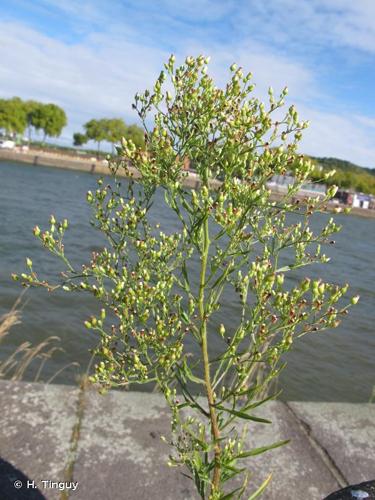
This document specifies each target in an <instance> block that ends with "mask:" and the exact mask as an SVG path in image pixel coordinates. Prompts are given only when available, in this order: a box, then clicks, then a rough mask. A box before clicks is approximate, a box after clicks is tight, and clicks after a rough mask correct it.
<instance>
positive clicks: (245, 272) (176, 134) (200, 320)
mask: <svg viewBox="0 0 375 500" xmlns="http://www.w3.org/2000/svg"><path fill="white" fill-rule="evenodd" d="M174 61H175V59H174V57H173V56H171V58H170V59H169V61H168V63H167V64H166V65H165V71H163V72H161V74H160V76H159V78H158V80H157V82H156V83H155V86H154V88H153V90H152V91H151V92H149V91H146V92H145V93H144V94H140V95H136V98H135V99H136V102H135V108H136V110H137V112H138V115H139V117H140V119H141V120H142V122H143V124H144V127H145V130H146V143H145V148H144V150H142V149H140V148H137V147H136V146H135V144H134V143H133V142H132V141H131V140H127V139H124V140H123V141H122V148H121V151H119V152H120V153H121V160H120V161H116V162H113V163H112V164H111V169H112V172H113V174H114V183H113V185H112V186H111V187H109V186H107V185H105V184H104V183H103V180H99V181H98V187H97V189H96V191H95V192H90V191H89V192H88V194H87V201H88V203H89V204H90V205H91V206H92V207H93V211H94V216H95V223H96V226H97V228H98V229H99V230H100V231H101V232H102V233H104V235H105V236H106V237H107V239H108V245H107V246H106V247H104V248H103V249H102V250H100V251H97V252H95V253H94V254H93V255H92V259H91V261H90V262H87V264H85V265H84V266H83V267H82V268H81V267H78V268H75V267H74V266H73V264H71V262H70V261H69V259H68V256H67V254H66V253H65V248H64V244H63V237H64V233H65V231H66V229H67V227H68V222H67V221H66V220H63V221H60V222H59V221H56V220H55V218H54V217H53V216H52V217H51V220H50V228H49V229H48V230H44V231H42V230H41V229H40V228H39V227H38V226H37V227H35V229H34V234H35V236H36V237H37V238H38V239H39V240H40V241H41V243H42V245H43V246H44V247H45V248H47V249H48V250H50V251H51V252H52V253H53V254H55V255H56V256H58V257H59V258H60V259H61V260H62V263H63V265H64V267H65V270H64V271H63V273H62V275H61V276H62V277H61V278H60V279H59V281H57V282H56V283H53V284H51V283H47V282H46V281H45V280H43V279H42V278H40V277H39V276H38V274H37V273H36V272H35V270H34V268H33V263H32V262H31V261H30V260H28V261H27V267H28V272H27V273H24V274H22V275H21V279H22V281H23V282H24V284H26V285H34V286H42V287H47V288H48V289H49V290H54V289H55V288H57V287H63V289H64V290H66V291H82V292H86V293H89V294H92V295H93V296H94V297H96V298H97V299H98V301H99V302H100V303H101V312H100V313H99V314H98V315H93V316H92V317H91V318H90V319H88V320H87V321H86V322H85V324H86V326H87V328H88V329H90V330H92V331H94V332H97V334H98V335H99V337H100V339H101V343H100V346H99V347H98V349H97V356H98V361H97V364H96V371H95V375H94V376H93V380H94V381H95V382H97V383H98V384H100V385H101V386H102V387H105V388H110V387H122V386H128V385H129V384H147V383H150V382H153V383H156V384H157V386H158V388H159V390H160V391H162V393H163V394H164V395H165V398H166V400H167V402H168V404H169V406H170V408H171V414H172V439H171V441H170V445H171V446H172V448H173V450H174V451H173V452H172V454H171V457H170V464H171V465H176V466H177V465H183V466H185V467H186V468H187V469H188V470H189V472H190V476H191V478H192V479H193V480H194V482H195V485H196V487H197V491H198V493H199V495H200V496H201V498H203V499H208V498H210V499H211V500H218V499H221V500H223V499H224V498H225V499H230V498H240V497H242V496H243V494H244V493H245V492H247V479H248V473H247V471H246V468H244V467H241V462H242V461H243V460H245V459H247V458H249V457H251V456H254V455H257V454H259V453H263V452H266V451H268V450H271V449H272V448H275V447H277V446H280V445H282V444H284V443H274V444H266V443H265V446H262V447H260V448H256V449H251V448H250V449H247V448H246V443H247V440H246V435H247V428H246V426H245V424H248V425H250V426H251V425H252V422H253V421H255V422H258V425H259V423H263V424H264V425H267V424H268V425H269V421H268V420H266V419H264V418H263V417H262V415H261V413H259V412H258V411H257V412H256V413H255V409H256V408H257V410H259V407H261V405H262V404H263V403H265V402H266V401H268V400H269V399H271V398H272V397H274V395H273V394H271V395H269V396H268V397H266V396H265V394H266V392H267V391H268V390H269V388H270V383H271V382H272V381H273V380H274V379H275V378H276V377H277V376H278V374H279V372H280V370H281V369H282V367H283V366H284V363H283V357H284V355H285V354H286V353H287V352H288V351H289V350H290V349H291V348H292V347H293V345H294V343H295V342H296V341H297V339H298V338H300V337H302V336H303V335H306V334H310V333H311V332H314V334H316V332H321V331H323V330H326V329H328V328H334V327H336V326H337V325H338V324H339V323H340V318H341V316H342V315H344V314H346V313H347V311H348V308H349V307H350V305H351V304H348V305H343V304H342V300H341V299H342V297H343V295H344V294H345V293H346V291H347V289H348V285H345V286H339V285H338V284H337V283H325V282H324V281H323V280H321V279H317V278H315V279H312V278H308V277H306V278H303V279H300V278H298V276H295V270H296V269H297V268H301V267H304V266H309V265H312V264H314V263H325V262H328V260H329V259H328V258H327V257H326V256H325V255H324V254H322V253H321V245H324V244H328V243H329V242H330V241H331V240H330V236H331V235H332V234H333V233H335V232H337V231H338V230H339V229H340V228H339V227H338V226H337V224H336V223H335V222H334V220H333V219H330V220H329V221H328V223H326V224H324V223H323V222H322V227H321V228H320V229H319V230H317V231H315V232H314V231H312V230H311V229H310V225H309V223H310V219H311V216H312V215H313V214H314V213H317V212H324V211H325V205H326V203H327V201H328V199H330V197H331V196H333V193H334V189H333V190H331V191H330V193H329V194H328V195H327V196H326V197H325V198H324V199H323V200H320V199H316V198H311V199H308V200H307V201H306V203H298V200H296V196H295V194H296V193H297V192H298V190H299V189H300V187H301V186H302V185H303V184H304V183H306V182H307V180H308V179H309V176H310V174H311V173H312V171H313V169H314V166H313V164H312V162H311V161H310V160H309V159H306V158H304V157H303V156H301V155H299V154H298V152H297V146H298V142H299V141H300V139H301V137H302V130H303V129H304V128H305V127H306V126H307V124H306V122H303V121H301V120H300V119H299V117H298V113H297V111H296V109H295V107H294V106H290V107H289V108H288V109H286V111H285V113H284V115H283V118H281V119H280V110H281V109H282V108H283V106H284V100H285V96H286V94H287V89H284V90H283V91H282V92H281V94H280V95H279V96H277V97H276V96H275V95H274V93H273V91H272V89H270V90H269V101H268V103H267V104H264V103H262V102H260V101H259V100H258V99H257V98H255V97H254V96H253V89H254V85H253V83H252V76H251V74H250V73H249V74H246V75H245V74H244V73H243V72H242V70H241V68H237V66H236V65H232V66H231V68H230V71H231V75H230V78H229V81H228V83H227V85H226V86H225V88H223V89H221V88H218V87H216V86H215V84H214V81H213V80H212V78H210V77H209V76H208V74H207V66H206V65H207V62H208V60H207V59H205V58H204V57H202V56H199V57H198V58H196V59H194V58H192V57H188V58H187V59H186V62H185V64H183V65H182V66H180V67H177V68H175V66H174ZM166 80H168V84H167V85H168V88H172V90H168V91H167V90H164V89H163V87H164V85H165V82H166ZM276 111H277V113H276V114H277V119H276V117H275V112H276ZM148 116H151V117H154V127H153V129H152V130H149V129H148V123H149V121H148ZM87 129H89V127H87ZM272 145H273V146H272ZM186 157H187V158H189V159H190V160H191V161H192V162H193V163H194V166H195V169H196V172H197V175H198V176H199V179H200V188H199V189H197V190H187V189H186V188H185V187H184V178H185V176H186V175H187V173H186V172H185V170H184V168H183V165H184V158H186ZM129 163H131V164H132V165H134V166H135V167H136V168H137V169H138V170H139V172H140V173H141V179H140V185H139V186H137V185H135V184H134V183H133V182H129V183H128V184H126V185H125V186H124V183H123V182H122V183H120V182H119V181H118V180H117V178H116V173H117V171H118V170H119V169H125V171H127V168H128V165H129ZM291 164H293V165H294V177H295V183H294V184H293V185H292V186H290V187H289V189H288V192H287V193H286V194H285V196H284V197H283V198H282V199H281V200H280V201H278V202H275V201H272V200H271V193H270V191H269V189H268V188H267V181H268V180H269V179H270V178H271V177H272V176H273V175H275V174H276V175H277V174H282V173H283V172H285V171H286V170H287V169H288V168H289V166H290V165H291ZM234 172H236V175H238V176H239V177H240V178H241V179H242V180H241V181H240V180H239V179H238V177H236V176H235V175H234ZM217 179H222V183H221V185H220V187H218V188H216V189H214V188H213V181H215V180H217ZM156 189H162V190H163V191H164V195H165V198H164V200H165V207H164V208H165V219H168V218H169V216H174V217H176V218H177V220H178V221H179V224H180V226H179V227H178V228H176V229H175V230H174V231H173V232H168V233H167V232H166V231H165V230H163V227H161V228H160V227H159V225H158V224H156V225H155V224H154V223H152V222H151V217H150V211H151V207H152V203H153V198H154V194H155V191H156ZM289 214H293V217H294V218H295V219H297V222H296V221H293V220H291V218H290V217H289ZM174 227H175V226H174ZM196 265H198V266H199V282H198V283H197V282H196V281H194V279H192V275H191V274H192V273H191V269H192V266H196ZM289 276H291V277H293V278H294V280H293V281H292V280H288V279H285V278H288V277H289ZM16 279H18V277H16ZM224 291H225V292H226V293H232V294H233V295H234V296H235V297H236V298H237V302H238V308H239V314H238V322H237V324H235V325H233V324H221V321H220V319H219V318H222V317H223V316H220V312H221V313H223V311H222V309H223V305H224V299H223V293H224ZM357 300H358V298H357V297H353V299H352V304H354V303H356V302H357ZM107 318H108V319H107ZM192 344H195V346H196V352H195V353H194V355H192V353H191V352H190V350H191V346H192ZM197 353H199V354H197ZM199 394H201V395H202V397H198V395H199ZM237 476H238V478H240V477H241V476H244V479H243V482H242V483H238V482H235V483H233V482H232V479H233V478H237ZM269 479H270V478H269V477H267V478H266V479H265V481H264V483H263V484H262V485H261V486H259V487H258V488H257V489H256V491H255V492H254V493H253V494H252V495H251V496H250V498H255V497H257V496H258V495H259V494H260V493H261V492H262V491H263V489H264V488H265V487H266V485H267V483H268V482H269ZM247 498H248V495H247Z"/></svg>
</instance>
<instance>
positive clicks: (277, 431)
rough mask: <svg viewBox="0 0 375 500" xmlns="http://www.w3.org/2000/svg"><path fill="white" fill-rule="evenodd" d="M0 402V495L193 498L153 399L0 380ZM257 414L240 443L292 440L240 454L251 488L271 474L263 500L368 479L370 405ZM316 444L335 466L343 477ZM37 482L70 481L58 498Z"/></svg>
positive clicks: (373, 432)
mask: <svg viewBox="0 0 375 500" xmlns="http://www.w3.org/2000/svg"><path fill="white" fill-rule="evenodd" d="M0 404H1V408H2V411H1V413H0V493H1V494H0V498H1V500H18V499H24V498H27V499H34V498H35V499H37V500H41V499H46V500H50V499H57V498H60V499H61V500H62V499H64V498H65V499H66V498H74V499H77V500H88V499H89V500H99V499H100V500H106V499H108V500H109V499H112V498H118V499H125V500H136V499H137V500H143V499H144V500H146V499H147V500H149V499H155V500H159V499H160V500H188V499H195V498H198V497H197V495H196V493H195V491H194V487H193V485H192V483H191V482H190V481H189V480H188V479H187V478H185V477H184V476H183V475H182V474H181V473H180V472H179V471H178V470H176V469H170V468H168V467H167V466H166V465H165V463H166V460H167V457H168V453H169V448H168V446H167V445H165V444H164V443H163V442H162V441H161V440H160V435H162V434H164V435H167V434H168V431H169V420H168V409H167V408H166V405H165V403H164V400H163V397H162V396H160V395H157V394H148V393H137V392H118V391H112V392H110V393H108V394H107V395H105V396H100V395H99V394H98V393H97V392H95V391H93V390H88V391H83V390H81V392H80V390H79V389H78V388H75V387H68V386H63V385H42V384H30V383H24V382H9V381H1V382H0ZM259 414H261V415H262V416H263V417H265V418H268V419H270V420H272V422H273V424H272V425H264V424H256V423H253V422H251V425H250V431H251V432H250V433H249V436H250V437H249V443H248V445H249V446H263V445H267V444H270V443H273V442H275V441H278V440H282V439H290V440H291V443H289V444H288V445H287V446H284V447H281V448H278V449H276V450H273V451H270V452H269V453H266V454H263V455H259V456H257V457H253V458H251V459H248V462H247V464H246V465H247V466H248V468H249V470H250V471H251V473H252V475H251V482H250V486H251V490H255V489H256V487H258V486H259V484H260V483H261V482H262V480H264V479H265V477H267V476H268V474H269V473H271V472H272V474H273V479H272V482H271V483H270V485H269V487H268V488H267V490H266V492H265V493H264V495H263V497H262V498H265V499H269V500H276V499H277V500H290V499H305V498H306V499H309V500H315V499H316V500H321V499H322V498H324V497H325V496H327V495H328V494H329V493H331V492H333V491H335V490H337V489H339V488H340V487H342V486H343V484H342V481H344V482H345V481H346V482H350V483H352V482H360V481H365V480H367V481H369V480H371V479H374V477H371V475H372V476H374V475H375V459H374V457H375V406H374V405H358V404H343V403H288V404H287V405H286V404H284V403H282V402H280V401H276V402H271V403H268V404H267V405H266V406H264V407H261V408H260V409H259ZM77 424H79V425H77ZM306 429H307V430H308V432H306ZM311 437H312V438H313V439H314V443H315V445H314V446H313V445H312V442H311V439H310V438H311ZM316 447H321V448H322V449H323V450H324V452H325V453H326V454H327V456H328V457H329V459H330V460H331V461H332V463H333V464H335V466H337V468H338V469H339V470H340V471H341V473H342V476H341V477H342V478H343V479H342V481H338V478H337V477H336V475H335V473H334V472H332V470H331V468H330V467H329V466H327V463H326V462H325V461H324V460H323V459H322V456H321V454H320V453H318V452H317V448H316ZM16 480H21V481H22V482H23V483H24V485H25V484H26V483H27V480H29V481H31V482H32V481H34V482H35V486H37V488H29V489H26V488H25V486H24V487H23V488H21V489H19V490H16V489H15V488H14V486H13V483H14V481H16ZM42 480H44V481H48V480H49V481H55V482H57V481H73V482H78V486H77V489H76V490H75V491H72V490H66V491H65V494H63V495H62V494H61V492H60V491H59V490H58V489H56V488H50V487H48V486H49V485H48V484H47V483H44V484H43V483H42ZM29 484H32V483H29ZM344 486H345V484H344Z"/></svg>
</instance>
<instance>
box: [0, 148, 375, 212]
mask: <svg viewBox="0 0 375 500" xmlns="http://www.w3.org/2000/svg"><path fill="white" fill-rule="evenodd" d="M1 160H7V161H15V162H21V163H25V164H29V165H41V166H46V167H56V168H65V169H69V170H79V171H82V172H90V173H91V174H100V175H110V173H111V172H110V170H109V168H108V162H107V160H103V159H98V158H95V157H91V158H87V157H84V158H83V157H80V156H78V154H77V155H73V154H71V155H70V154H61V153H55V152H50V151H43V150H33V149H29V150H27V151H22V150H20V149H15V150H5V149H0V161H1ZM129 172H130V173H131V175H132V177H133V178H135V179H137V178H139V172H138V171H137V170H136V169H135V168H132V167H129ZM118 175H120V176H121V175H125V174H124V173H123V172H121V171H120V172H119V174H118ZM199 184H200V181H199V178H198V176H197V175H196V174H195V173H194V172H189V175H188V176H187V177H186V178H185V179H184V185H185V186H186V187H189V188H197V187H198V186H199ZM219 185H220V182H219V181H212V186H213V187H218V186H219ZM272 196H273V198H274V199H275V200H277V199H280V198H281V196H282V194H281V193H278V192H277V190H275V191H273V193H272ZM337 208H345V207H344V206H338V205H330V206H328V209H329V210H331V211H335V210H336V209H337ZM351 213H352V214H353V215H360V216H361V217H369V218H375V210H367V209H363V208H357V207H354V208H352V210H351Z"/></svg>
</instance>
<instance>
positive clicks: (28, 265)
mask: <svg viewBox="0 0 375 500" xmlns="http://www.w3.org/2000/svg"><path fill="white" fill-rule="evenodd" d="M26 265H27V267H32V265H33V261H32V260H31V259H29V257H27V259H26Z"/></svg>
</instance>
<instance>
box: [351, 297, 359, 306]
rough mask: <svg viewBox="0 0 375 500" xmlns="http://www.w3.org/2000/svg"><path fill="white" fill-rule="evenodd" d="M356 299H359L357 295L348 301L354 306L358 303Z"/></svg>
mask: <svg viewBox="0 0 375 500" xmlns="http://www.w3.org/2000/svg"><path fill="white" fill-rule="evenodd" d="M358 301H359V295H356V296H355V297H352V298H351V301H350V302H351V304H352V305H353V306H355V305H356V304H357V303H358Z"/></svg>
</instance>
